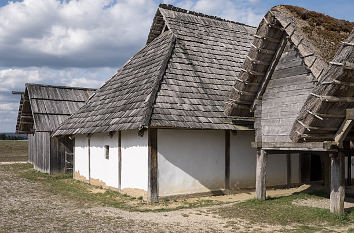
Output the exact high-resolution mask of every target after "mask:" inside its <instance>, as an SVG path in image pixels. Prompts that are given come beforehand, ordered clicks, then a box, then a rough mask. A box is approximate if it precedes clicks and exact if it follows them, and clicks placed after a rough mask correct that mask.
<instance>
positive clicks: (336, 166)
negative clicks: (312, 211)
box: [330, 152, 345, 215]
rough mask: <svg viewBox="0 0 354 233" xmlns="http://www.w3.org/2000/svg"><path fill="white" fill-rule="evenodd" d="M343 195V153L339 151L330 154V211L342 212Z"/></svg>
mask: <svg viewBox="0 0 354 233" xmlns="http://www.w3.org/2000/svg"><path fill="white" fill-rule="evenodd" d="M344 197H345V188H344V156H343V153H341V152H339V153H336V154H331V195H330V210H331V213H334V214H337V215H342V214H344Z"/></svg>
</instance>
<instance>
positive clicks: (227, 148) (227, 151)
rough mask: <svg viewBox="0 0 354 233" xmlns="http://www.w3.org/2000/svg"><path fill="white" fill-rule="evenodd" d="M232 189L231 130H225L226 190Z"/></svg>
mask: <svg viewBox="0 0 354 233" xmlns="http://www.w3.org/2000/svg"><path fill="white" fill-rule="evenodd" d="M229 189H230V130H226V131H225V190H229Z"/></svg>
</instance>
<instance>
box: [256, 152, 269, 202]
mask: <svg viewBox="0 0 354 233" xmlns="http://www.w3.org/2000/svg"><path fill="white" fill-rule="evenodd" d="M266 167H267V152H266V151H265V150H262V149H258V150H257V168H256V198H257V199H259V200H265V199H266Z"/></svg>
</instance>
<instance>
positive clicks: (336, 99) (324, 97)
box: [311, 93, 354, 103]
mask: <svg viewBox="0 0 354 233" xmlns="http://www.w3.org/2000/svg"><path fill="white" fill-rule="evenodd" d="M311 95H312V96H315V97H317V98H320V99H321V100H324V101H326V102H333V103H354V97H336V96H329V95H317V94H315V93H311Z"/></svg>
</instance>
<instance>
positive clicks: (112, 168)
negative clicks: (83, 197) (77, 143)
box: [90, 133, 119, 189]
mask: <svg viewBox="0 0 354 233" xmlns="http://www.w3.org/2000/svg"><path fill="white" fill-rule="evenodd" d="M90 140H91V141H90V145H91V147H90V155H91V160H90V164H91V169H90V180H91V183H92V184H95V185H102V186H105V187H112V188H115V189H118V172H119V169H118V134H117V133H115V134H113V135H112V136H110V135H108V133H99V134H93V135H92V136H91V139H90ZM106 145H107V146H109V157H108V159H106V153H105V152H106V150H105V146H106Z"/></svg>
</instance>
